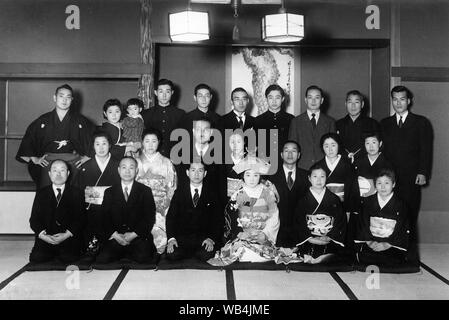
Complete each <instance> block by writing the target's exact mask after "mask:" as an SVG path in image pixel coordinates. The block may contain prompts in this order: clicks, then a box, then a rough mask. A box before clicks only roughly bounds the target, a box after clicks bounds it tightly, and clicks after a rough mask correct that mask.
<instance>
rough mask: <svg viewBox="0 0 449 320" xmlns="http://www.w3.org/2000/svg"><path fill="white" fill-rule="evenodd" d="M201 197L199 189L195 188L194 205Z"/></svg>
mask: <svg viewBox="0 0 449 320" xmlns="http://www.w3.org/2000/svg"><path fill="white" fill-rule="evenodd" d="M199 199H200V195H199V194H198V189H195V194H194V195H193V206H194V207H196V205H197V204H198V200H199Z"/></svg>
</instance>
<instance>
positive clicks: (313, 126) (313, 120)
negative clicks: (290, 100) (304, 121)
mask: <svg viewBox="0 0 449 320" xmlns="http://www.w3.org/2000/svg"><path fill="white" fill-rule="evenodd" d="M310 122H312V128H313V129H315V128H316V119H315V113H312V119H311V120H310Z"/></svg>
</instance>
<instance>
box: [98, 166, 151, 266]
mask: <svg viewBox="0 0 449 320" xmlns="http://www.w3.org/2000/svg"><path fill="white" fill-rule="evenodd" d="M137 171H138V169H137V161H136V160H135V159H134V158H132V157H124V158H123V159H122V160H121V161H120V164H119V167H118V173H119V175H120V178H121V182H120V184H115V185H113V186H112V187H111V188H109V189H107V190H106V191H105V193H104V198H103V207H104V208H103V210H104V230H105V234H106V235H107V237H109V238H108V241H106V243H105V245H104V247H103V249H101V250H100V253H99V255H98V257H97V262H98V263H108V262H111V261H116V260H120V259H121V258H129V259H131V260H134V261H136V262H138V263H145V262H149V261H150V260H151V259H152V257H153V255H154V253H155V252H156V248H155V247H154V244H153V236H152V234H151V229H152V228H153V225H154V222H155V220H156V205H155V203H154V199H153V194H152V192H151V189H150V188H149V187H147V186H145V185H143V184H141V183H139V182H137V181H134V179H135V177H136V174H137Z"/></svg>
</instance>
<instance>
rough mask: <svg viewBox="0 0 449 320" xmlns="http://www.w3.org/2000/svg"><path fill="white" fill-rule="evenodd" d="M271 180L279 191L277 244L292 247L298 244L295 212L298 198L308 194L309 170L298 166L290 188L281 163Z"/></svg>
mask: <svg viewBox="0 0 449 320" xmlns="http://www.w3.org/2000/svg"><path fill="white" fill-rule="evenodd" d="M268 178H269V180H270V181H271V182H272V183H273V184H274V185H275V187H276V190H277V192H278V193H279V203H278V209H279V222H280V227H279V232H278V235H277V239H276V246H278V247H286V248H291V247H294V246H295V245H296V242H295V235H294V227H293V225H294V223H293V222H294V214H295V208H296V205H297V203H298V200H299V199H300V198H302V197H304V195H305V194H306V192H307V191H308V190H309V187H310V183H309V180H308V179H307V171H306V170H303V169H301V168H298V167H297V168H296V177H295V181H294V183H293V187H292V189H291V190H290V189H289V188H288V184H287V180H286V177H285V172H284V166H283V165H281V166H280V168H279V170H278V172H277V173H276V174H274V175H273V176H271V177H268Z"/></svg>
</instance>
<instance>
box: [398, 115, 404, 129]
mask: <svg viewBox="0 0 449 320" xmlns="http://www.w3.org/2000/svg"><path fill="white" fill-rule="evenodd" d="M403 124H404V122H403V121H402V116H400V117H399V123H398V126H399V129H401V128H402V125H403Z"/></svg>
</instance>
